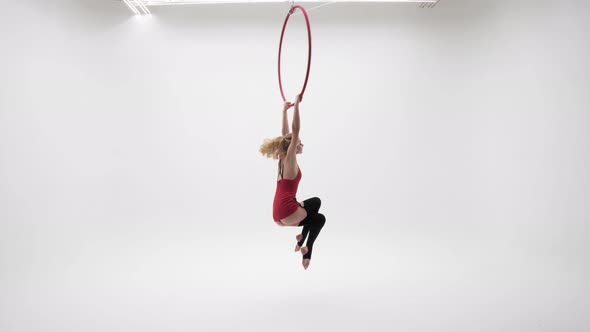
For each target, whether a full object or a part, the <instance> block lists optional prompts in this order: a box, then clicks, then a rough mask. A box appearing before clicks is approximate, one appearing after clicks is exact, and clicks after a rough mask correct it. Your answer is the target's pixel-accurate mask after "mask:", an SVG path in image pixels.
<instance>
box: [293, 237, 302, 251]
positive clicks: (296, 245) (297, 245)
mask: <svg viewBox="0 0 590 332" xmlns="http://www.w3.org/2000/svg"><path fill="white" fill-rule="evenodd" d="M302 238H303V234H297V236H296V237H295V239H296V240H297V243H296V244H295V251H299V249H301V247H300V246H299V241H301V239H302Z"/></svg>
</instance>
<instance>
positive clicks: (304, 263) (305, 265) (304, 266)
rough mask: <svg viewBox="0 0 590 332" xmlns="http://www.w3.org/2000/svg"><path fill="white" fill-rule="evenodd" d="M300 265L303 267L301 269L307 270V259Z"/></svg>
mask: <svg viewBox="0 0 590 332" xmlns="http://www.w3.org/2000/svg"><path fill="white" fill-rule="evenodd" d="M301 264H302V265H303V268H304V269H306V270H307V267H308V266H309V259H308V258H306V259H304V260H303V262H302V263H301Z"/></svg>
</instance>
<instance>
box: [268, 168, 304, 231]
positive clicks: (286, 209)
mask: <svg viewBox="0 0 590 332" xmlns="http://www.w3.org/2000/svg"><path fill="white" fill-rule="evenodd" d="M297 168H299V167H297ZM300 180H301V169H299V170H298V171H297V176H296V177H295V178H294V179H292V180H289V179H280V180H279V181H277V190H276V192H275V199H274V202H273V206H272V217H273V219H274V221H275V222H278V221H280V220H281V219H283V218H286V217H288V216H290V215H292V214H293V213H294V212H295V211H297V207H299V203H298V202H297V198H296V197H295V196H296V195H297V187H299V181H300Z"/></svg>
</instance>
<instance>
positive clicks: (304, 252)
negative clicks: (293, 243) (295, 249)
mask: <svg viewBox="0 0 590 332" xmlns="http://www.w3.org/2000/svg"><path fill="white" fill-rule="evenodd" d="M308 251H309V249H307V247H301V254H302V255H305V254H307V252H308Z"/></svg>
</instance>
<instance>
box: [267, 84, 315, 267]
mask: <svg viewBox="0 0 590 332" xmlns="http://www.w3.org/2000/svg"><path fill="white" fill-rule="evenodd" d="M300 102H301V95H298V96H297V97H296V100H295V104H291V103H289V102H287V101H285V103H284V105H283V135H282V136H279V137H275V138H273V139H266V140H265V141H264V143H263V144H262V146H261V147H260V153H262V154H263V155H264V156H266V157H268V158H273V159H278V160H279V163H278V176H277V187H276V192H275V197H274V202H273V219H274V221H275V223H276V224H277V225H279V226H295V227H299V226H302V227H303V229H302V231H301V234H298V235H297V236H296V240H297V244H296V245H295V251H299V250H301V254H302V255H303V261H302V264H303V267H304V268H305V269H307V267H308V266H309V263H310V259H311V253H312V251H313V245H314V242H315V240H316V239H317V237H318V235H319V234H320V231H321V230H322V227H324V224H325V223H326V217H324V215H323V214H321V213H319V210H320V206H321V204H322V202H321V201H320V199H319V198H318V197H313V198H310V199H307V200H305V201H303V202H301V203H299V202H298V201H297V198H296V195H297V188H298V186H299V181H300V180H301V169H299V165H298V164H297V155H298V154H301V153H302V152H303V144H302V143H301V139H300V138H299V129H300V119H299V103H300ZM291 106H294V111H293V124H292V129H293V132H292V133H289V121H288V119H287V111H288V110H289V108H291ZM306 239H307V243H306V245H305V246H303V243H304V242H305V240H306Z"/></svg>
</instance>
